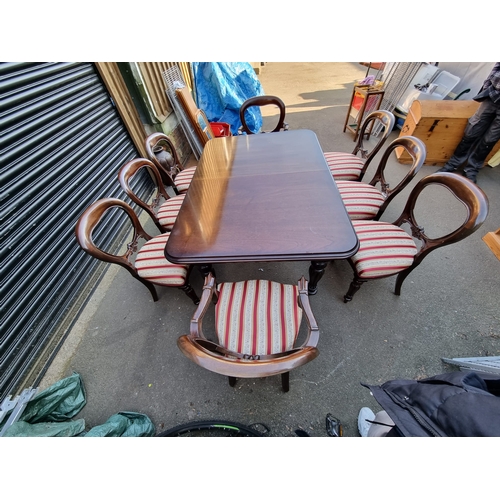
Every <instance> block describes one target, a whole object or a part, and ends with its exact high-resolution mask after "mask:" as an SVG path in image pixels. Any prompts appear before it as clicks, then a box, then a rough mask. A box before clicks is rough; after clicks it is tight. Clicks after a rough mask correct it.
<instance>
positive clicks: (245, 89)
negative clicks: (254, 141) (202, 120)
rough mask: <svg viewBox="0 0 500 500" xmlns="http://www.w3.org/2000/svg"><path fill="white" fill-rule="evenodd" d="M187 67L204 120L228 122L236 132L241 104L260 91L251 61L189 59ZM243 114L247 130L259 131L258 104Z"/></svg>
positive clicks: (260, 92) (260, 117) (239, 122)
mask: <svg viewBox="0 0 500 500" xmlns="http://www.w3.org/2000/svg"><path fill="white" fill-rule="evenodd" d="M191 67H192V70H193V76H194V84H195V87H196V101H197V105H198V107H199V108H200V109H202V110H203V111H204V112H205V114H206V115H207V118H208V121H210V122H225V123H229V125H230V126H231V133H233V134H237V132H238V128H239V127H240V126H241V121H240V115H239V113H240V107H241V105H242V104H243V103H244V102H245V101H246V100H247V99H249V98H250V97H255V96H258V95H263V94H264V90H263V89H262V85H261V83H260V82H259V79H258V78H257V75H256V74H255V70H254V69H253V68H252V65H251V64H250V63H246V62H193V63H191ZM245 118H246V121H247V124H248V126H249V127H250V129H251V130H254V131H255V132H259V131H260V129H261V128H262V115H261V114H260V110H259V108H258V107H252V108H250V109H249V110H248V111H247V113H245Z"/></svg>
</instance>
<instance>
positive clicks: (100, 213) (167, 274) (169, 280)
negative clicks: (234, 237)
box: [75, 198, 199, 304]
mask: <svg viewBox="0 0 500 500" xmlns="http://www.w3.org/2000/svg"><path fill="white" fill-rule="evenodd" d="M112 209H118V210H123V211H124V212H125V214H126V215H127V216H128V219H129V220H130V222H131V225H132V228H133V233H132V239H131V241H130V242H129V243H128V244H127V250H126V251H125V253H124V254H123V255H114V254H111V253H108V252H106V251H105V250H102V249H101V248H99V246H98V245H97V244H96V243H95V242H94V238H93V233H94V230H95V228H96V227H97V226H98V225H99V224H100V222H101V220H102V219H103V217H104V215H105V213H106V212H108V210H112ZM75 235H76V239H77V241H78V244H79V245H80V246H81V247H82V249H83V250H84V251H85V252H87V253H88V254H89V255H92V257H95V258H96V259H99V260H102V261H104V262H109V263H111V264H118V265H119V266H122V267H124V268H125V269H126V270H127V271H128V272H129V273H130V274H131V275H132V276H133V277H134V278H135V279H137V280H139V281H140V282H141V283H143V284H144V285H145V286H146V287H147V288H148V290H149V291H150V292H151V295H152V297H153V300H154V301H155V302H156V301H157V300H158V294H157V291H156V288H155V285H159V286H166V287H176V288H180V289H181V290H182V291H183V292H184V293H185V294H186V295H187V296H188V297H189V298H190V299H191V300H192V301H193V302H194V303H195V304H198V303H199V298H198V296H197V295H196V293H195V291H194V290H193V288H192V287H191V285H190V284H189V274H190V271H191V268H190V267H189V266H185V265H180V264H173V263H171V262H169V261H168V260H166V258H165V255H164V250H165V245H166V244H167V241H168V237H169V233H166V234H161V235H159V236H154V237H152V236H150V235H149V234H148V233H146V231H144V229H143V227H142V226H141V223H140V221H139V219H138V218H137V215H136V214H135V212H134V210H133V209H132V207H130V206H129V205H127V203H125V202H124V201H122V200H119V199H117V198H104V199H101V200H98V201H96V202H94V203H93V204H92V205H90V206H89V207H88V208H87V209H86V210H85V212H83V214H82V215H81V217H80V219H79V220H78V222H77V224H76V227H75ZM141 238H142V239H144V240H146V242H145V243H144V244H143V245H142V247H141V248H140V249H139V250H138V247H139V240H140V239H141Z"/></svg>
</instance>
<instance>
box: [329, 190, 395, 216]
mask: <svg viewBox="0 0 500 500" xmlns="http://www.w3.org/2000/svg"><path fill="white" fill-rule="evenodd" d="M335 182H336V184H337V187H338V189H339V192H340V196H341V197H342V201H343V202H344V205H345V208H346V210H347V213H348V214H349V217H350V218H351V220H359V219H360V220H369V219H374V218H375V217H376V215H377V214H378V212H379V210H380V207H381V206H382V204H383V203H384V201H385V198H384V196H383V195H382V193H381V192H380V191H379V190H378V189H377V188H376V187H375V186H372V185H371V184H366V183H365V182H356V181H335Z"/></svg>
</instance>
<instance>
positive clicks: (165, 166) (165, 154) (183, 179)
mask: <svg viewBox="0 0 500 500" xmlns="http://www.w3.org/2000/svg"><path fill="white" fill-rule="evenodd" d="M145 146H146V152H147V154H148V158H149V160H151V161H152V162H153V163H154V164H155V165H156V167H157V168H158V170H159V172H160V174H161V178H162V181H163V183H164V184H165V185H166V186H171V187H172V188H173V190H174V191H175V193H176V194H182V193H186V191H187V190H188V188H189V185H190V184H191V180H192V179H193V175H194V173H195V171H196V166H194V167H188V168H183V167H182V164H181V162H180V160H179V155H178V154H177V151H176V149H175V146H174V144H173V142H172V141H171V139H170V138H169V137H168V136H167V135H166V134H163V133H161V132H154V133H153V134H151V135H149V136H148V137H146V140H145Z"/></svg>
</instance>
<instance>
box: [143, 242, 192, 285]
mask: <svg viewBox="0 0 500 500" xmlns="http://www.w3.org/2000/svg"><path fill="white" fill-rule="evenodd" d="M169 236H170V233H166V234H161V235H159V236H155V237H154V238H151V239H150V240H149V241H147V242H146V243H144V245H143V246H142V248H141V249H140V250H139V251H138V252H137V257H136V259H135V267H136V268H137V273H138V274H139V276H140V277H141V278H143V279H145V280H147V281H151V283H154V284H156V285H162V286H182V285H184V283H185V282H186V277H187V273H188V266H183V265H180V264H172V262H169V261H168V260H167V259H165V254H164V250H165V245H166V244H167V241H168V238H169Z"/></svg>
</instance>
